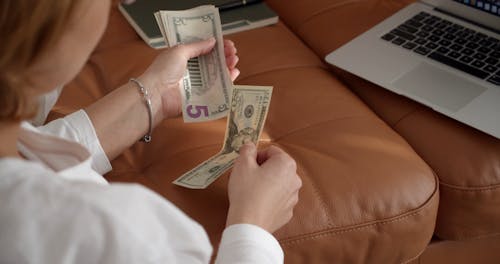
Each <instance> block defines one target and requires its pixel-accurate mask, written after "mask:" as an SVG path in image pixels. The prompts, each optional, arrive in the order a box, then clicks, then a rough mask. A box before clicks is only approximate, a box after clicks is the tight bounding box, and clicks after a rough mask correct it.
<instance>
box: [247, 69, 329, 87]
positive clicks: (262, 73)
mask: <svg viewBox="0 0 500 264" xmlns="http://www.w3.org/2000/svg"><path fill="white" fill-rule="evenodd" d="M303 68H311V69H323V70H325V67H324V66H323V64H320V65H296V66H290V67H276V68H273V69H270V70H266V71H261V72H256V73H253V74H250V75H247V76H245V77H242V78H238V79H237V83H240V82H241V81H243V80H246V79H249V78H253V77H255V76H259V75H264V74H267V73H272V72H279V71H285V70H293V69H303Z"/></svg>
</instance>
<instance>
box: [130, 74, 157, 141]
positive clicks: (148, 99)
mask: <svg viewBox="0 0 500 264" xmlns="http://www.w3.org/2000/svg"><path fill="white" fill-rule="evenodd" d="M130 81H131V82H133V83H135V84H137V86H139V91H140V92H141V94H142V98H143V99H144V103H146V107H147V108H148V115H149V129H148V133H147V134H146V135H144V137H142V138H141V140H140V141H144V142H146V143H149V142H150V141H151V133H152V132H153V107H152V106H151V95H150V94H149V92H148V90H147V89H146V87H144V85H142V83H141V82H140V81H139V80H137V79H135V78H130Z"/></svg>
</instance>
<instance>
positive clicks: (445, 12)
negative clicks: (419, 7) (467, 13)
mask: <svg viewBox="0 0 500 264" xmlns="http://www.w3.org/2000/svg"><path fill="white" fill-rule="evenodd" d="M434 11H436V12H439V13H443V14H445V15H448V16H452V17H454V18H456V19H460V20H462V21H465V22H467V23H469V24H473V25H475V26H478V27H480V28H482V29H486V30H488V31H492V32H495V33H497V34H500V31H499V30H496V29H494V28H492V27H488V26H486V25H483V24H481V23H478V22H475V21H472V20H470V19H467V18H464V17H461V16H457V15H455V14H453V13H450V12H448V11H446V10H443V9H441V8H439V7H434Z"/></svg>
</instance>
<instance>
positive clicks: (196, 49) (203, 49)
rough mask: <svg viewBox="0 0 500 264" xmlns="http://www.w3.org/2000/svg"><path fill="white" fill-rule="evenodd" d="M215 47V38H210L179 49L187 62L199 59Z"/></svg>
mask: <svg viewBox="0 0 500 264" xmlns="http://www.w3.org/2000/svg"><path fill="white" fill-rule="evenodd" d="M214 46H215V38H213V37H212V38H209V39H206V40H203V41H198V42H193V43H189V44H182V45H178V46H177V48H178V49H180V50H181V53H182V54H183V55H184V57H185V58H186V60H188V59H191V58H194V57H198V56H200V55H203V54H207V53H208V52H210V51H211V50H212V49H213V48H214Z"/></svg>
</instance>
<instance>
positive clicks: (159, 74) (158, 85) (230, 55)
mask: <svg viewBox="0 0 500 264" xmlns="http://www.w3.org/2000/svg"><path fill="white" fill-rule="evenodd" d="M214 46H215V39H214V38H210V39H207V40H204V41H200V42H194V43H190V44H182V45H177V46H175V47H173V48H169V49H167V50H165V51H164V52H162V53H161V54H160V55H158V57H156V59H155V60H154V62H153V63H152V64H151V66H149V68H148V69H147V70H146V72H144V74H143V75H142V76H141V77H140V78H139V79H140V80H141V81H142V82H143V83H144V84H145V85H146V87H152V88H151V89H155V91H152V92H153V93H154V94H157V95H160V96H161V108H162V109H161V111H158V115H161V116H160V118H158V120H163V119H165V118H169V117H175V116H178V115H180V114H181V113H182V108H181V107H182V102H181V94H180V85H181V80H182V77H183V76H184V73H185V72H186V67H187V61H188V60H189V59H191V58H194V57H198V56H200V55H203V54H206V53H209V52H210V51H211V50H212V49H213V48H214ZM224 54H225V57H226V64H227V68H228V71H229V76H230V77H231V80H232V81H234V80H235V79H236V78H237V77H238V75H239V73H240V72H239V70H238V69H237V68H236V64H237V63H238V60H239V58H238V56H237V55H236V48H235V46H234V43H233V42H232V41H230V40H224Z"/></svg>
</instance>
